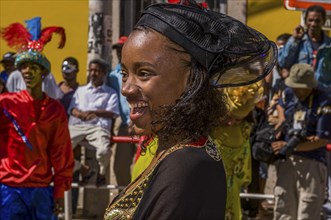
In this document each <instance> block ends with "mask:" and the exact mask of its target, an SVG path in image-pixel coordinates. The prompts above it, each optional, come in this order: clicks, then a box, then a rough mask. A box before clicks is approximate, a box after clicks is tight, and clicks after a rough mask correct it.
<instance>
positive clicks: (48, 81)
mask: <svg viewBox="0 0 331 220" xmlns="http://www.w3.org/2000/svg"><path fill="white" fill-rule="evenodd" d="M6 87H7V89H8V91H9V92H19V91H22V90H25V89H26V85H25V82H24V79H23V77H22V74H21V72H20V71H19V70H15V71H14V72H12V73H11V74H10V75H9V77H8V80H7V83H6ZM42 89H43V91H44V92H45V93H46V94H47V95H48V96H49V97H51V98H53V99H57V100H58V99H61V98H62V96H63V93H62V92H61V90H60V88H59V87H58V85H57V84H56V81H55V78H54V76H53V74H52V73H49V74H48V75H47V76H46V77H45V79H44V81H43V84H42Z"/></svg>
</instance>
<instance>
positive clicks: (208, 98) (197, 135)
mask: <svg viewBox="0 0 331 220" xmlns="http://www.w3.org/2000/svg"><path fill="white" fill-rule="evenodd" d="M135 30H139V31H145V32H149V31H152V32H154V30H153V29H150V28H148V27H143V26H139V27H136V28H135ZM165 38H167V37H165ZM169 43H170V44H174V45H176V48H178V47H180V46H179V45H177V44H176V43H174V42H173V41H171V40H169ZM171 48H172V47H171ZM172 49H174V48H172ZM183 51H184V50H183ZM177 52H178V51H177ZM185 53H187V52H186V51H185ZM183 62H186V61H183ZM184 65H188V66H189V67H190V74H189V78H188V81H187V86H186V88H185V90H184V92H183V94H182V95H181V97H180V98H179V99H177V100H176V103H175V104H174V105H166V106H160V107H158V108H155V109H153V110H152V114H153V122H152V127H153V128H152V129H154V128H155V125H156V124H162V125H163V126H162V129H161V130H159V131H157V132H155V134H156V135H157V136H158V138H159V139H160V140H163V141H166V142H168V143H169V144H178V143H180V144H188V143H192V142H195V141H198V140H199V139H201V138H202V137H207V136H208V135H209V134H210V132H211V130H212V129H213V128H214V127H216V126H218V125H220V123H221V121H222V119H224V117H225V116H226V114H227V111H228V107H227V101H226V100H227V99H226V97H225V95H224V94H223V93H222V91H221V90H218V89H216V88H214V87H213V86H212V85H211V75H210V74H208V72H207V69H206V68H204V67H203V66H202V65H201V64H200V63H199V62H197V61H196V60H195V59H194V58H193V57H192V56H191V60H190V62H187V63H185V64H184ZM150 138H152V137H150ZM149 141H150V140H149ZM149 141H148V142H149ZM170 146H172V145H170ZM170 146H169V147H170ZM145 150H146V144H144V143H143V144H142V151H143V152H144V151H145Z"/></svg>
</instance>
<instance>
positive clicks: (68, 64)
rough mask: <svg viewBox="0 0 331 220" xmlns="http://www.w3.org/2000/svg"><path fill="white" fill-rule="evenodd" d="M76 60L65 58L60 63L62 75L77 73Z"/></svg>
mask: <svg viewBox="0 0 331 220" xmlns="http://www.w3.org/2000/svg"><path fill="white" fill-rule="evenodd" d="M78 65H79V64H78V60H77V59H76V58H74V57H67V58H65V59H64V60H63V63H62V72H63V73H73V72H77V71H78Z"/></svg>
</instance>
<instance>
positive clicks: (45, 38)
mask: <svg viewBox="0 0 331 220" xmlns="http://www.w3.org/2000/svg"><path fill="white" fill-rule="evenodd" d="M53 33H57V34H60V35H61V40H60V43H59V46H58V48H59V49H61V48H63V47H64V45H65V42H66V35H65V31H64V28H63V27H46V28H44V29H42V31H41V36H40V38H39V39H40V41H41V43H42V44H44V45H45V44H47V43H48V42H49V41H50V40H51V39H52V34H53Z"/></svg>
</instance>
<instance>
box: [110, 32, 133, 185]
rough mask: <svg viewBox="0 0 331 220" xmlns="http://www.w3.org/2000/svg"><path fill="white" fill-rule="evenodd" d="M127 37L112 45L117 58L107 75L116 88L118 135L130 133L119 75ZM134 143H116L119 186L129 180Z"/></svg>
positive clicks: (127, 111)
mask: <svg viewBox="0 0 331 220" xmlns="http://www.w3.org/2000/svg"><path fill="white" fill-rule="evenodd" d="M126 39H127V37H126V36H122V37H120V38H119V40H118V41H117V43H116V44H114V45H113V47H112V48H113V49H114V50H116V55H117V58H118V64H117V65H116V67H115V68H114V69H113V70H112V71H111V72H110V73H109V75H108V80H107V81H108V85H109V86H110V87H112V88H113V89H115V90H116V92H117V95H118V97H119V110H120V116H121V124H120V125H119V126H116V127H114V130H115V131H118V132H117V135H118V136H129V135H130V133H131V132H130V127H129V125H130V106H129V104H128V102H127V100H126V98H125V97H124V96H123V95H122V94H121V88H122V75H121V64H120V63H121V51H122V47H123V45H124V43H125V41H126ZM117 124H118V123H117ZM135 149H136V148H135V145H134V144H132V143H117V145H116V153H115V161H114V172H115V175H116V180H117V184H118V185H119V186H126V185H127V184H129V183H130V181H131V164H132V160H133V156H134V154H135Z"/></svg>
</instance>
